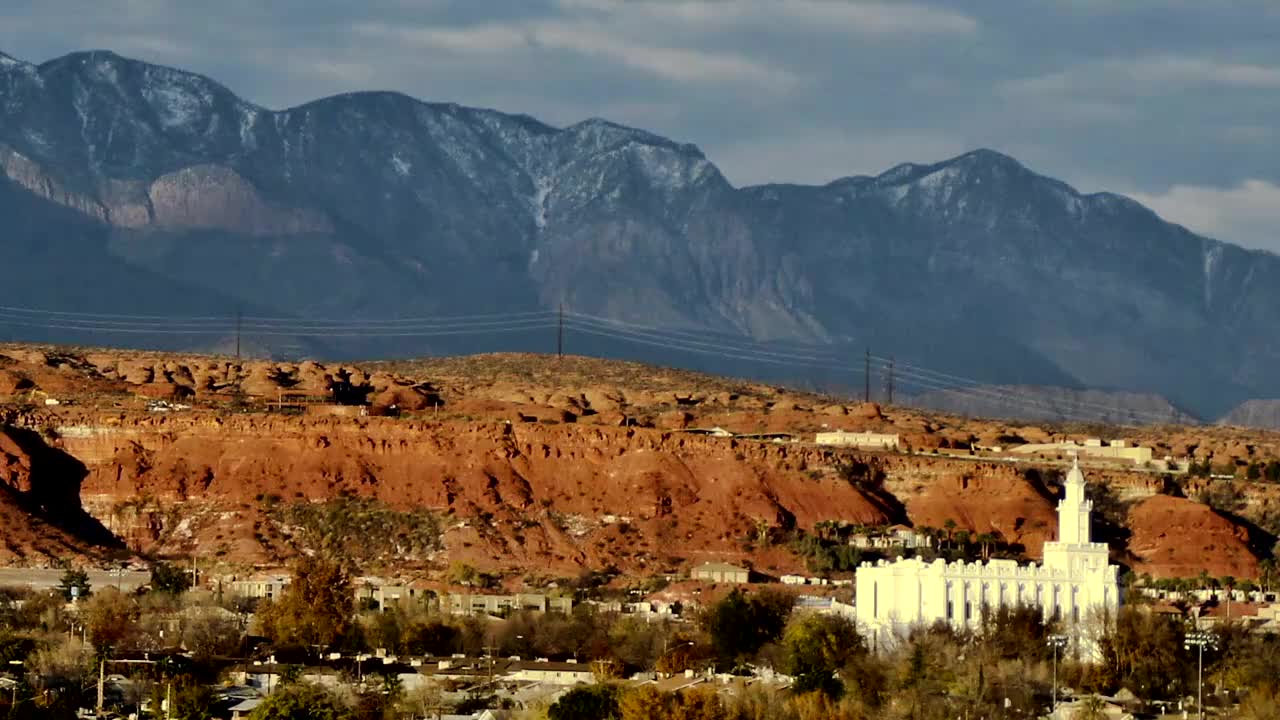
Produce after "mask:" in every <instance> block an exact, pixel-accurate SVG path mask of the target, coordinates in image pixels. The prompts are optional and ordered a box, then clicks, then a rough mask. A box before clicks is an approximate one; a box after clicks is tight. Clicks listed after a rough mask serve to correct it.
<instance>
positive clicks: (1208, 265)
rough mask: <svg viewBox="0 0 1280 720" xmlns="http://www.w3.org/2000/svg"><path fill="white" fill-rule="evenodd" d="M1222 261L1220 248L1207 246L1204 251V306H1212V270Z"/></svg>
mask: <svg viewBox="0 0 1280 720" xmlns="http://www.w3.org/2000/svg"><path fill="white" fill-rule="evenodd" d="M1221 259H1222V246H1221V245H1218V244H1211V245H1207V246H1206V247H1205V249H1204V305H1205V307H1209V306H1210V305H1212V304H1213V270H1214V267H1216V266H1217V264H1218V261H1220V260H1221Z"/></svg>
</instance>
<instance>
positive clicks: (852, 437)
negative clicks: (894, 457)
mask: <svg viewBox="0 0 1280 720" xmlns="http://www.w3.org/2000/svg"><path fill="white" fill-rule="evenodd" d="M813 441H814V442H815V443H816V444H818V445H841V446H845V447H856V448H860V449H863V450H897V449H898V448H899V447H900V446H901V444H902V441H901V439H900V438H899V437H898V434H897V433H874V432H846V431H844V430H833V431H831V432H820V433H818V434H817V435H816V436H814V439H813Z"/></svg>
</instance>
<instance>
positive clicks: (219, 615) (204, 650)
mask: <svg viewBox="0 0 1280 720" xmlns="http://www.w3.org/2000/svg"><path fill="white" fill-rule="evenodd" d="M240 637H241V632H240V622H239V620H238V619H237V618H236V617H234V616H233V615H231V614H230V613H229V612H227V611H225V610H223V609H221V608H217V607H195V608H190V609H189V610H187V618H186V622H185V623H183V627H182V644H183V645H184V646H186V648H187V649H188V650H190V651H191V652H192V654H194V655H195V657H196V658H201V659H203V658H210V657H216V656H219V655H222V656H226V655H230V654H232V653H234V652H235V650H236V648H237V647H239V645H240Z"/></svg>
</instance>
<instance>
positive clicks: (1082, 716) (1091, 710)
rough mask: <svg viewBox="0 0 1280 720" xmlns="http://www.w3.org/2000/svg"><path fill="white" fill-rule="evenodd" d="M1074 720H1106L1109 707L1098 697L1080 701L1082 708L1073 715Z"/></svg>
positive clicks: (1077, 709) (1089, 697)
mask: <svg viewBox="0 0 1280 720" xmlns="http://www.w3.org/2000/svg"><path fill="white" fill-rule="evenodd" d="M1071 718H1072V720H1106V718H1107V705H1106V703H1104V702H1103V701H1102V698H1100V697H1098V696H1097V695H1090V696H1088V697H1086V698H1084V699H1083V700H1081V701H1080V707H1078V708H1076V711H1075V713H1073V714H1072V715H1071Z"/></svg>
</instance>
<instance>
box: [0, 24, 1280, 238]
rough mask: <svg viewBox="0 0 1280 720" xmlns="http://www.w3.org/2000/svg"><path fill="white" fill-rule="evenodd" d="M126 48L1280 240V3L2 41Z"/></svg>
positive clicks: (186, 27) (716, 152)
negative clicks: (984, 158)
mask: <svg viewBox="0 0 1280 720" xmlns="http://www.w3.org/2000/svg"><path fill="white" fill-rule="evenodd" d="M85 49H109V50H114V51H116V52H118V53H120V54H122V55H126V56H130V57H135V58H138V59H142V60H147V61H150V62H156V63H161V64H166V65H173V66H177V67H181V68H184V69H188V70H192V71H195V72H199V73H202V74H205V75H208V76H210V77H213V78H214V79H216V80H218V81H220V82H222V83H223V84H225V85H227V86H228V87H230V88H231V89H232V90H233V91H235V92H236V93H238V94H239V95H241V96H242V97H245V98H246V99H248V100H251V101H253V102H256V103H258V104H260V105H264V106H267V107H270V108H275V109H280V108H285V107H289V106H292V105H296V104H299V103H302V102H306V101H308V100H313V99H316V98H318V97H323V96H326V95H332V94H336V93H341V92H347V91H352V90H371V89H382V90H398V91H401V92H404V93H407V94H409V95H412V96H414V97H418V98H421V99H424V100H432V101H446V102H457V103H460V104H463V105H473V106H482V107H491V108H496V109H499V110H503V111H507V112H513V113H526V114H529V115H532V116H534V117H537V118H539V119H541V120H543V121H544V122H548V123H551V124H554V125H568V124H571V123H574V122H576V121H579V120H582V119H586V118H590V117H603V118H606V119H609V120H612V121H615V122H619V123H622V124H626V125H632V126H636V127H641V128H644V129H646V130H650V131H653V132H656V133H658V134H661V135H665V136H667V137H670V138H673V139H676V140H679V141H682V142H691V143H694V144H697V145H698V146H699V147H701V148H702V149H703V151H704V152H705V153H706V154H707V156H708V157H709V158H710V159H711V160H712V161H713V162H714V163H715V164H716V165H717V166H719V167H720V169H721V170H722V171H723V172H724V174H725V175H726V176H727V177H728V178H729V180H730V181H731V182H733V183H734V184H735V185H739V186H741V185H749V184H757V183H764V182H800V183H825V182H828V181H830V180H832V179H835V178H838V177H843V176H847V175H857V174H876V173H879V172H881V171H883V170H885V169H887V168H889V167H891V166H893V165H895V164H897V163H900V162H936V161H940V160H944V159H946V158H948V157H951V156H954V155H958V154H960V153H962V152H965V151H967V150H971V149H974V148H978V147H987V148H992V149H995V150H999V151H1001V152H1004V153H1007V154H1009V155H1012V156H1014V157H1016V158H1017V159H1019V160H1020V161H1022V162H1023V163H1024V164H1025V165H1027V166H1028V167H1030V168H1032V169H1033V170H1036V171H1037V172H1040V173H1043V174H1046V175H1050V176H1053V177H1057V178H1060V179H1062V180H1065V181H1067V182H1069V183H1071V184H1072V185H1074V186H1076V187H1077V188H1078V189H1080V190H1081V191H1082V192H1095V191H1101V190H1109V191H1113V192H1120V193H1123V194H1126V195H1130V196H1132V197H1134V198H1136V199H1138V200H1139V201H1141V202H1143V203H1145V204H1147V205H1148V206H1149V207H1151V208H1152V209H1154V210H1156V211H1157V212H1158V213H1160V214H1161V215H1162V216H1163V217H1165V218H1166V219H1169V220H1172V221H1174V222H1179V223H1182V224H1184V225H1186V226H1187V227H1189V228H1190V229H1192V230H1194V231H1196V232H1200V233H1204V234H1207V235H1210V236H1212V237H1216V238H1218V239H1221V240H1226V241H1229V242H1235V243H1238V244H1241V245H1245V246H1247V247H1253V248H1262V249H1268V250H1271V251H1274V252H1280V0H1213V1H1212V2H1205V1H1204V0H1164V1H1160V2H1157V1H1156V0H1117V1H1115V2H1112V1H1111V0H1017V1H1016V2H987V1H985V0H970V1H968V2H962V1H961V0H936V1H934V2H927V1H922V2H909V1H906V0H904V1H901V2H899V1H892V2H862V1H861V0H362V1H361V2H351V1H350V0H272V1H271V2H262V0H219V2H217V3H207V2H203V0H200V1H196V0H191V1H190V2H178V1H176V0H113V1H111V2H95V1H93V0H5V2H4V3H2V4H0V51H3V52H5V53H8V54H10V55H12V56H14V57H17V58H20V59H23V60H28V61H31V62H42V61H45V60H48V59H52V58H54V57H58V56H60V55H62V54H65V53H67V52H72V51H75V50H85Z"/></svg>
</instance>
